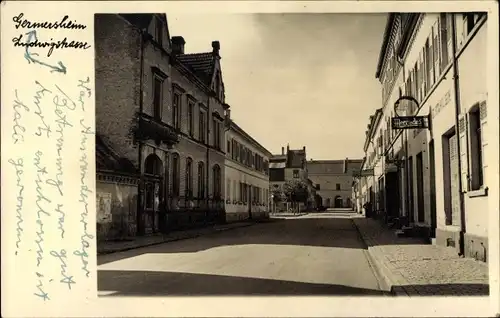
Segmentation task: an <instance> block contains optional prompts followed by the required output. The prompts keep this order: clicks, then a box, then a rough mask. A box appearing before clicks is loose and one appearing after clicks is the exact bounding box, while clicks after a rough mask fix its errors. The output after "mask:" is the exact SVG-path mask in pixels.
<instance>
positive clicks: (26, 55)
mask: <svg viewBox="0 0 500 318" xmlns="http://www.w3.org/2000/svg"><path fill="white" fill-rule="evenodd" d="M26 35H27V36H28V39H27V40H26V43H22V42H20V41H21V37H22V35H20V36H19V38H17V39H16V38H14V39H12V42H14V46H25V47H26V51H25V53H24V58H25V59H26V60H27V61H28V63H33V64H39V65H42V66H46V67H48V68H50V69H51V71H50V72H51V73H52V72H59V73H63V74H66V66H65V65H64V64H63V63H62V62H61V61H59V62H57V65H58V66H54V65H50V64H47V63H45V62H42V61H39V60H37V59H34V58H33V56H38V53H30V52H29V50H28V49H29V48H30V46H33V45H31V43H38V38H37V37H36V31H35V30H33V31H30V32H28V33H26ZM33 38H34V39H35V40H34V41H33ZM32 41H33V42H32Z"/></svg>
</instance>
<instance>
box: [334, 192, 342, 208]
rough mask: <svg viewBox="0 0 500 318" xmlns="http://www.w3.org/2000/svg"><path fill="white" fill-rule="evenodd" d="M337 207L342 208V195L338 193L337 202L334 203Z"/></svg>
mask: <svg viewBox="0 0 500 318" xmlns="http://www.w3.org/2000/svg"><path fill="white" fill-rule="evenodd" d="M334 206H335V208H342V206H343V204H342V197H341V196H340V195H337V196H336V197H335V203H334Z"/></svg>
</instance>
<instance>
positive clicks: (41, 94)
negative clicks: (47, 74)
mask: <svg viewBox="0 0 500 318" xmlns="http://www.w3.org/2000/svg"><path fill="white" fill-rule="evenodd" d="M35 84H36V85H38V86H39V90H38V91H36V94H35V96H34V99H35V105H36V108H37V110H36V111H35V114H36V115H37V116H38V117H39V118H40V121H41V122H42V125H43V126H44V127H40V126H38V132H36V133H35V134H36V135H37V136H41V135H42V131H44V132H45V134H46V136H47V138H50V133H51V132H52V131H51V130H50V125H47V124H46V123H45V117H44V116H43V114H42V108H41V107H40V102H41V100H42V97H45V93H49V94H52V92H51V91H49V90H48V89H46V88H45V87H43V86H42V84H40V82H39V81H35Z"/></svg>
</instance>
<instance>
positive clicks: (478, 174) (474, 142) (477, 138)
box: [469, 105, 484, 190]
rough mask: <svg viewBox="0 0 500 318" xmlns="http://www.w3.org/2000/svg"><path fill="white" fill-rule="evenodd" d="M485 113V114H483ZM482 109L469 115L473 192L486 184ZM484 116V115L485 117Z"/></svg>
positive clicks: (472, 111)
mask: <svg viewBox="0 0 500 318" xmlns="http://www.w3.org/2000/svg"><path fill="white" fill-rule="evenodd" d="M483 113H484V112H483ZM481 115H482V114H481V109H480V107H479V105H476V106H475V107H473V108H472V110H471V111H470V113H469V122H470V145H471V149H470V156H471V176H470V179H471V180H470V181H471V183H470V184H471V190H479V189H480V188H481V186H483V184H484V180H483V178H484V171H483V157H484V153H483V142H484V140H483V135H484V134H482V123H481V117H482V116H481ZM483 116H484V115H483Z"/></svg>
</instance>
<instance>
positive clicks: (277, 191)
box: [271, 188, 284, 203]
mask: <svg viewBox="0 0 500 318" xmlns="http://www.w3.org/2000/svg"><path fill="white" fill-rule="evenodd" d="M271 194H272V195H273V201H274V203H278V202H281V200H282V199H283V196H284V195H283V191H281V188H274V189H271Z"/></svg>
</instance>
